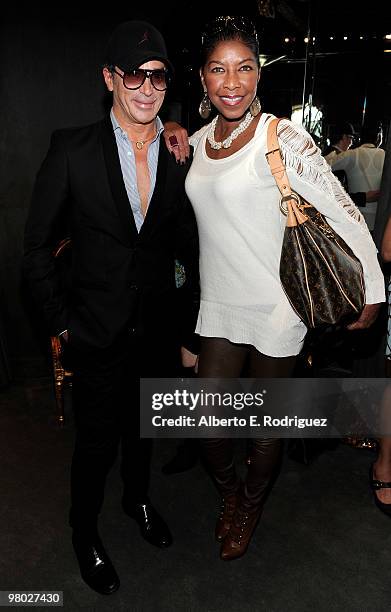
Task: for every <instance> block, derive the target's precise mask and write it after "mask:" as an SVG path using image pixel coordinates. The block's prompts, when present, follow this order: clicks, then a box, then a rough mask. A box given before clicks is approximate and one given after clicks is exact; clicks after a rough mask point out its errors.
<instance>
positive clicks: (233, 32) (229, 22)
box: [200, 17, 260, 68]
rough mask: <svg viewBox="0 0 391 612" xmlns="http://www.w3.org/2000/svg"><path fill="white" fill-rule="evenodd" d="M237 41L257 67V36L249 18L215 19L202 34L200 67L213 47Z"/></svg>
mask: <svg viewBox="0 0 391 612" xmlns="http://www.w3.org/2000/svg"><path fill="white" fill-rule="evenodd" d="M226 40H238V41H240V42H241V43H243V44H244V45H246V47H248V48H249V49H250V51H251V53H252V54H253V55H254V57H255V59H256V61H257V64H258V67H259V65H260V64H259V45H258V36H257V31H256V29H255V25H254V23H253V22H252V21H251V19H250V18H249V17H215V19H214V20H213V21H210V22H209V23H208V24H207V25H206V26H205V27H204V31H203V33H202V40H201V52H200V66H201V68H203V67H204V66H205V64H206V62H207V61H208V57H209V56H210V54H211V53H212V52H213V50H214V49H215V47H216V46H217V45H218V44H219V43H220V42H222V41H226Z"/></svg>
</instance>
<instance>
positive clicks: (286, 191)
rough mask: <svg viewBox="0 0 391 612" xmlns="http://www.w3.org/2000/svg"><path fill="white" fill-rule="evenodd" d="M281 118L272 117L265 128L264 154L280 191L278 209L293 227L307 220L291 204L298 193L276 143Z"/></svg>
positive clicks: (296, 201)
mask: <svg viewBox="0 0 391 612" xmlns="http://www.w3.org/2000/svg"><path fill="white" fill-rule="evenodd" d="M280 121H281V119H277V118H276V119H272V120H271V121H270V123H269V125H268V128H267V148H268V151H267V153H266V154H265V155H266V159H267V161H268V164H269V166H270V170H271V173H272V175H273V176H274V180H275V181H276V183H277V187H278V189H279V191H280V193H281V200H280V210H281V212H283V213H284V214H286V215H287V221H286V224H287V227H295V226H296V225H300V224H302V223H305V222H306V221H307V220H308V217H307V215H306V214H304V213H303V212H302V211H301V210H300V209H299V208H298V207H297V206H294V208H293V206H292V204H294V203H298V201H300V198H299V200H298V195H297V194H296V193H295V192H293V191H292V187H291V185H290V182H289V179H288V175H287V173H286V168H285V164H284V160H283V159H282V155H281V151H280V146H279V144H278V137H277V126H278V124H279V122H280ZM283 202H286V204H287V207H286V212H285V211H283V209H282V204H283Z"/></svg>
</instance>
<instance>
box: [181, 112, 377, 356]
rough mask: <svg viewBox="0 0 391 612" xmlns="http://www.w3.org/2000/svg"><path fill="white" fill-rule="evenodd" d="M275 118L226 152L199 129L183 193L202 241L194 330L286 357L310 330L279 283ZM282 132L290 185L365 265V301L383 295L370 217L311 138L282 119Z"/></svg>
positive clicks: (282, 225)
mask: <svg viewBox="0 0 391 612" xmlns="http://www.w3.org/2000/svg"><path fill="white" fill-rule="evenodd" d="M271 118H273V116H272V115H266V114H263V115H262V116H261V118H260V120H259V123H258V125H257V128H256V131H255V134H254V137H253V138H252V139H251V140H250V142H248V143H247V144H246V145H244V146H243V147H242V148H241V149H240V150H239V151H237V152H236V153H233V154H232V155H231V156H229V157H227V158H225V159H218V160H214V159H211V158H209V157H208V156H207V154H206V149H205V145H206V134H207V130H208V128H209V125H207V126H205V127H203V128H202V129H201V130H199V131H198V132H196V133H195V134H194V135H193V136H192V137H191V138H190V143H191V144H192V145H193V146H194V147H195V152H194V160H193V163H192V165H191V168H190V171H189V173H188V176H187V179H186V191H187V194H188V196H189V198H190V201H191V203H192V205H193V208H194V211H195V215H196V218H197V224H198V230H199V239H200V279H201V306H200V312H199V316H198V322H197V328H196V331H197V333H199V334H200V335H201V336H208V337H219V338H227V339H228V340H230V341H231V342H237V343H245V344H251V345H253V346H255V347H256V348H257V349H258V350H259V351H260V352H261V353H263V354H265V355H269V356H272V357H286V356H289V355H296V354H297V353H299V352H300V349H301V347H302V344H303V340H304V336H305V334H306V327H305V325H304V323H302V321H301V320H300V319H299V318H298V317H297V315H296V314H295V312H294V311H293V309H292V307H291V306H290V304H289V302H288V299H287V298H286V296H285V293H284V291H283V289H282V287H281V283H280V277H279V266H280V253H281V245H282V239H283V234H284V229H285V222H286V218H285V217H284V216H283V215H282V213H281V212H280V210H279V198H280V194H279V191H278V188H277V185H276V183H275V180H274V178H273V176H272V174H271V172H270V168H269V165H268V163H267V160H266V157H265V153H266V152H267V143H266V136H267V125H268V121H269V120H270V119H271ZM278 138H279V144H280V148H281V152H282V155H283V158H284V161H285V165H286V168H287V173H288V177H289V180H290V183H291V186H292V189H294V190H295V191H297V192H298V193H300V194H301V195H302V196H303V197H304V198H305V199H306V200H308V201H309V202H311V203H312V204H314V205H316V208H317V209H318V210H319V211H320V212H321V213H322V214H324V215H325V216H326V217H327V219H328V221H329V223H330V225H331V226H332V227H333V228H334V229H335V230H336V231H337V232H338V234H339V235H340V236H341V237H342V238H343V239H344V240H345V241H346V243H347V244H348V245H349V246H350V247H351V248H352V250H353V251H354V253H355V254H356V255H357V256H358V258H359V259H360V261H361V262H362V265H363V269H364V279H365V288H366V302H367V303H368V304H371V303H377V302H382V301H384V300H385V292H384V278H383V274H382V272H381V270H380V267H379V264H378V261H377V255H376V253H377V251H376V247H375V245H374V243H373V240H372V238H371V235H370V233H369V231H368V228H367V226H366V224H365V221H364V219H363V218H362V215H361V214H360V212H359V211H358V209H357V208H356V207H355V205H354V204H353V202H352V200H351V199H350V198H349V196H348V195H347V194H346V193H345V191H344V190H343V188H342V186H341V184H340V183H339V181H338V180H337V179H336V178H335V176H334V175H333V174H332V172H331V170H330V167H329V165H328V163H327V162H326V161H325V160H324V158H323V157H322V155H321V153H320V151H319V149H318V148H317V147H316V145H315V144H314V142H313V140H312V139H311V137H310V135H309V134H308V133H307V132H306V131H305V130H304V129H303V128H301V127H298V126H296V125H294V124H293V123H291V122H290V121H288V120H285V119H284V120H282V121H280V123H279V126H278Z"/></svg>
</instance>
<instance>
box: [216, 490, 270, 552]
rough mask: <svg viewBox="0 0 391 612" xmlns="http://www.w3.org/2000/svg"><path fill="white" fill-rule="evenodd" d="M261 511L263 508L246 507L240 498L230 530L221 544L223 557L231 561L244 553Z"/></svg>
mask: <svg viewBox="0 0 391 612" xmlns="http://www.w3.org/2000/svg"><path fill="white" fill-rule="evenodd" d="M261 513H262V508H258V507H256V508H249V507H246V506H245V505H244V504H243V503H242V500H239V503H238V506H237V508H236V510H235V512H234V515H233V518H232V522H231V527H230V530H229V532H228V534H227V535H226V537H225V539H224V541H223V543H222V545H221V549H220V558H221V559H223V560H224V561H231V560H232V559H238V558H239V557H241V556H242V555H244V553H245V552H246V550H247V548H248V545H249V543H250V540H251V536H252V535H253V533H254V531H255V528H256V526H257V523H258V520H259V518H260V516H261Z"/></svg>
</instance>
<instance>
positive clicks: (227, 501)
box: [166, 17, 384, 560]
mask: <svg viewBox="0 0 391 612" xmlns="http://www.w3.org/2000/svg"><path fill="white" fill-rule="evenodd" d="M258 57H259V50H258V40H257V35H256V31H255V28H254V25H253V24H252V23H251V21H250V20H249V19H248V18H237V17H219V18H217V19H215V21H214V22H213V23H211V24H209V25H208V27H207V28H206V31H205V33H204V35H203V39H202V49H201V70H200V75H201V83H202V86H203V89H204V98H203V100H202V102H201V106H200V113H201V115H202V116H204V117H205V116H206V115H207V114H208V112H209V111H210V108H211V105H213V106H214V107H215V109H216V110H217V113H218V114H217V116H216V118H215V119H214V120H213V121H212V122H211V123H209V124H208V125H206V126H205V127H203V128H202V129H201V130H199V131H198V132H197V133H196V134H194V135H193V136H192V137H191V139H190V143H191V144H192V145H193V146H194V160H193V163H192V166H191V168H190V170H189V173H188V176H187V180H186V191H187V194H188V196H189V198H190V200H191V202H192V205H193V207H194V210H195V214H196V217H197V223H198V229H199V238H200V279H201V305H200V312H199V317H198V323H197V329H196V331H197V332H198V333H199V334H200V336H201V351H200V356H199V363H198V374H199V376H200V377H204V378H212V377H216V378H217V377H218V378H220V377H223V378H224V377H227V378H229V377H238V376H240V375H241V373H242V371H243V368H244V367H245V366H246V367H247V369H246V375H247V376H249V377H255V378H261V377H267V378H276V377H289V376H291V374H292V371H293V368H294V365H295V361H296V356H297V355H298V353H299V352H300V349H301V347H302V345H303V341H304V337H305V334H306V327H305V326H304V324H303V323H302V322H301V320H300V319H299V318H298V317H297V315H296V314H295V312H294V311H293V309H292V308H291V306H290V304H289V302H288V300H287V298H286V296H285V294H284V292H283V290H282V287H281V284H280V279H279V262H280V252H281V245H282V239H283V234H284V226H285V217H284V216H283V215H282V214H281V213H280V210H279V191H278V188H277V186H276V183H275V181H274V178H273V176H272V175H271V173H270V169H269V166H268V163H267V160H266V157H265V153H266V152H267V145H266V134H267V126H268V121H269V120H270V117H271V116H270V115H267V114H264V113H262V112H261V109H260V104H259V100H258V98H257V97H256V93H257V86H258V82H259V78H260V67H259V60H258ZM166 132H167V134H166V142H170V147H169V148H170V149H172V150H173V151H175V149H178V148H179V147H178V146H176V141H178V143H179V144H180V143H181V142H183V131H181V130H180V129H174V128H173V125H172V124H171V125H170V126H167V128H166ZM278 134H279V144H280V148H281V151H282V155H283V157H284V161H285V165H286V167H287V173H288V176H289V179H290V181H291V185H292V188H293V189H294V190H295V191H298V192H299V193H300V194H301V195H302V196H303V197H304V198H305V199H307V200H309V201H310V202H314V203H316V205H317V207H318V209H319V210H320V212H322V213H324V214H325V216H326V217H327V218H328V220H329V222H330V224H331V225H332V226H333V227H334V228H335V230H336V231H337V232H338V233H339V234H340V235H341V236H342V237H343V238H344V239H345V241H346V242H347V243H348V244H349V245H350V246H351V247H352V248H353V250H354V251H355V253H356V254H357V256H358V257H359V258H360V260H361V261H362V264H363V268H364V276H365V286H366V294H367V305H366V306H365V308H364V310H363V312H362V314H361V316H360V318H359V319H358V320H357V321H356V322H355V323H353V324H351V325H350V326H349V327H350V329H362V328H364V327H368V326H369V325H370V324H371V323H372V322H373V320H374V319H375V318H376V314H377V311H378V308H379V307H378V303H379V302H381V301H384V282H383V276H382V273H381V271H380V268H379V265H378V262H377V257H376V248H375V246H374V244H373V241H372V239H371V237H370V234H369V232H368V229H367V227H366V225H365V222H364V221H363V219H362V217H361V215H360V213H359V211H358V210H357V209H356V208H355V206H354V204H353V203H352V201H351V200H350V198H349V197H348V196H347V194H346V193H345V192H344V191H343V189H342V187H341V185H340V183H339V182H338V181H337V180H336V179H335V177H334V176H333V175H332V173H331V171H330V169H329V166H328V164H327V162H325V161H324V159H323V158H322V156H321V154H320V151H319V149H317V147H316V146H315V144H314V143H313V141H312V139H311V137H310V136H309V135H308V133H307V132H306V131H305V130H304V129H302V128H300V127H297V126H296V125H294V124H292V123H291V122H290V121H288V120H283V121H281V122H280V123H279V132H278ZM203 447H204V451H205V456H206V460H207V463H208V465H209V467H210V470H211V472H212V475H213V476H214V479H215V481H216V484H217V487H218V489H219V491H220V493H221V495H222V511H221V514H220V517H219V519H218V521H217V525H216V537H217V539H218V540H219V541H221V542H222V545H221V558H222V559H226V560H229V559H235V558H237V557H239V556H241V555H242V554H244V553H245V551H246V549H247V546H248V544H249V542H250V539H251V536H252V534H253V532H254V529H255V527H256V524H257V522H258V519H259V517H260V514H261V511H262V507H263V504H264V501H265V498H266V495H267V493H268V491H269V490H270V487H271V483H272V480H273V478H274V476H275V472H276V467H277V465H278V461H279V454H280V440H277V439H255V440H252V443H251V450H250V456H249V466H248V473H247V477H246V480H245V482H244V483H241V482H240V479H239V478H238V476H237V474H236V471H235V468H234V461H233V449H232V441H231V440H229V439H213V440H211V439H209V440H204V441H203Z"/></svg>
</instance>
